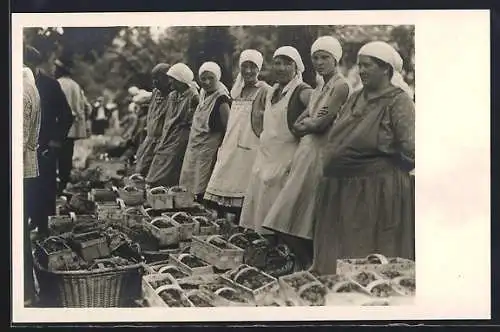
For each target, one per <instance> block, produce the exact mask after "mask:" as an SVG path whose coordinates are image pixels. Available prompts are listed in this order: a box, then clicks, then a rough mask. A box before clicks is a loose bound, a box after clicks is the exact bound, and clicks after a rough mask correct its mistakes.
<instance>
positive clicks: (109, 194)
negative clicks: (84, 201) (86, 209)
mask: <svg viewBox="0 0 500 332" xmlns="http://www.w3.org/2000/svg"><path fill="white" fill-rule="evenodd" d="M117 198H118V193H117V192H116V190H115V188H113V189H99V188H93V189H91V190H90V192H89V193H88V199H89V200H90V201H92V202H95V203H103V202H115V201H116V199H117Z"/></svg>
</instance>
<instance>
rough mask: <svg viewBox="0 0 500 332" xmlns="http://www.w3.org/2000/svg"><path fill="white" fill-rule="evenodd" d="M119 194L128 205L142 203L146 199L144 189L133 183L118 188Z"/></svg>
mask: <svg viewBox="0 0 500 332" xmlns="http://www.w3.org/2000/svg"><path fill="white" fill-rule="evenodd" d="M118 195H119V197H120V198H121V199H122V200H123V202H125V204H126V205H128V206H136V205H141V204H142V203H144V201H145V197H144V196H145V195H144V189H139V188H137V187H135V186H133V185H128V186H125V187H123V188H120V189H118Z"/></svg>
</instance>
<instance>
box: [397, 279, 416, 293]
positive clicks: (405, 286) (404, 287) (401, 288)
mask: <svg viewBox="0 0 500 332" xmlns="http://www.w3.org/2000/svg"><path fill="white" fill-rule="evenodd" d="M391 284H392V288H393V289H394V291H396V293H398V294H399V295H402V296H414V295H415V292H416V283H415V277H409V276H401V277H396V278H394V279H392V280H391Z"/></svg>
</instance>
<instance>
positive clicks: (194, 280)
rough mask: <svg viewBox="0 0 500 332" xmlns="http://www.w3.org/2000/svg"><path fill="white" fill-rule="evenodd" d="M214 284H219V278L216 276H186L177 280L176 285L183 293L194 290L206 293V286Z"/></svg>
mask: <svg viewBox="0 0 500 332" xmlns="http://www.w3.org/2000/svg"><path fill="white" fill-rule="evenodd" d="M214 283H220V277H219V275H217V274H207V275H197V276H186V277H183V278H178V279H177V284H178V285H179V287H180V288H182V289H183V290H184V291H191V290H195V289H199V290H205V291H208V290H207V289H206V286H207V285H210V284H214Z"/></svg>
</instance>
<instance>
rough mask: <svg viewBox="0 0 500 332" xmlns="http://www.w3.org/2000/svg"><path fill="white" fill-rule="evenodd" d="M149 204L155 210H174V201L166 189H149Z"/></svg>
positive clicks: (147, 195) (147, 194) (147, 197)
mask: <svg viewBox="0 0 500 332" xmlns="http://www.w3.org/2000/svg"><path fill="white" fill-rule="evenodd" d="M146 199H147V201H148V204H149V205H150V206H151V207H152V208H153V209H155V210H166V209H173V208H174V199H173V197H172V195H171V194H170V193H169V192H168V189H167V188H165V187H156V188H152V189H149V190H148V191H147V193H146Z"/></svg>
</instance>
